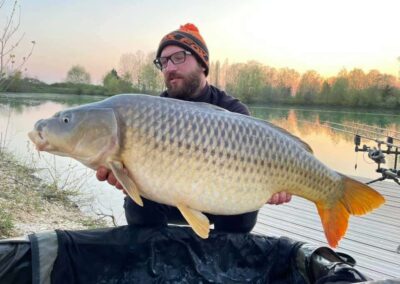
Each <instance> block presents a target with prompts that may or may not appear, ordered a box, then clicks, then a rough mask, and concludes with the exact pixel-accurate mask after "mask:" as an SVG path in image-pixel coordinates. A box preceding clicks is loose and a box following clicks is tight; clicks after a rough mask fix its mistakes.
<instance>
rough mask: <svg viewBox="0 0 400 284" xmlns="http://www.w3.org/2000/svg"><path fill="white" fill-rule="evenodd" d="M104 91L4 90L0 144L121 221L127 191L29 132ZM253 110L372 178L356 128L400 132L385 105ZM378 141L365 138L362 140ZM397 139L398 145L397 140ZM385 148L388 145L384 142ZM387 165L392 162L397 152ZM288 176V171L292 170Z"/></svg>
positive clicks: (397, 118)
mask: <svg viewBox="0 0 400 284" xmlns="http://www.w3.org/2000/svg"><path fill="white" fill-rule="evenodd" d="M102 99H104V97H100V96H77V95H56V94H25V93H24V94H10V93H0V147H1V146H5V147H6V148H7V150H9V151H10V152H12V153H14V154H15V156H16V157H17V158H18V159H19V160H21V161H22V162H23V163H25V164H27V165H31V166H35V167H36V168H38V169H39V170H38V172H37V174H38V176H40V177H41V178H44V179H46V180H48V181H50V182H51V181H53V180H57V181H58V183H59V186H60V187H63V188H71V187H75V188H79V190H80V191H81V192H82V193H83V196H84V198H83V199H84V201H82V204H83V206H82V208H83V210H85V211H88V212H93V211H94V212H95V213H100V214H107V215H111V214H112V215H114V216H116V218H117V220H119V224H120V225H122V224H124V223H125V220H124V216H123V208H122V205H123V194H122V193H121V192H120V191H119V190H115V189H114V188H112V187H111V186H110V185H108V184H107V183H104V182H98V181H97V179H96V178H95V176H94V171H92V170H89V169H87V168H85V167H84V166H82V165H80V164H79V163H78V162H75V161H73V160H72V159H70V158H63V157H55V156H53V155H50V154H48V153H41V154H40V155H39V154H38V153H37V152H36V150H34V147H33V144H32V143H31V142H30V141H29V139H28V136H27V133H28V132H29V131H30V130H31V129H32V128H33V125H34V123H35V122H36V121H37V120H39V119H41V118H47V117H49V116H52V115H53V114H54V113H55V112H57V111H60V110H62V109H65V108H68V107H71V106H76V105H80V104H84V103H89V102H94V101H98V100H102ZM250 108H251V112H252V115H254V116H256V117H259V118H262V119H265V120H267V121H270V122H272V123H274V124H276V125H278V126H280V127H282V128H284V129H286V130H288V131H289V132H290V133H292V134H294V135H296V136H298V137H300V138H301V139H302V140H304V141H305V142H307V143H308V144H309V145H310V146H311V148H312V149H313V150H314V154H315V156H316V157H317V158H318V159H320V160H321V161H322V162H324V163H325V164H326V165H328V166H330V167H331V168H333V169H335V170H337V171H338V172H341V173H343V174H346V175H351V176H362V177H367V178H370V179H375V178H378V177H380V174H378V173H376V172H375V170H376V168H377V165H376V163H374V162H373V161H372V160H371V159H370V158H368V155H367V154H366V153H362V152H359V153H356V152H355V150H354V148H355V146H354V134H353V133H354V132H358V133H359V134H360V135H362V136H367V137H373V138H376V139H380V140H382V141H386V136H387V135H389V136H393V137H400V133H398V132H399V131H400V115H398V114H396V112H393V111H391V112H390V111H383V110H349V109H346V110H344V109H333V108H318V107H289V106H260V105H253V106H251V107H250ZM364 144H366V145H367V146H369V147H373V146H376V145H377V143H376V142H373V141H371V140H368V139H365V138H362V139H361V146H362V145H364ZM393 144H395V145H399V144H400V142H399V141H398V140H394V142H393ZM383 149H386V147H385V146H383ZM386 160H387V161H386V164H384V165H382V166H383V167H393V163H394V157H393V155H390V156H387V157H386ZM288 177H289V178H290V172H288Z"/></svg>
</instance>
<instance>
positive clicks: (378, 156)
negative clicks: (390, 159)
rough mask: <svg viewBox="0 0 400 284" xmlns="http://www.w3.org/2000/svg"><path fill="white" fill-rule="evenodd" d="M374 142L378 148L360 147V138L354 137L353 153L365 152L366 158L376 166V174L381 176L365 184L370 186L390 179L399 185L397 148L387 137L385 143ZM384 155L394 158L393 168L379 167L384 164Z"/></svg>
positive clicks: (358, 136)
mask: <svg viewBox="0 0 400 284" xmlns="http://www.w3.org/2000/svg"><path fill="white" fill-rule="evenodd" d="M374 141H375V142H376V143H377V146H378V147H369V146H367V145H365V144H364V145H363V146H362V147H360V145H361V136H360V135H355V137H354V144H355V149H354V150H355V152H366V153H367V154H368V158H370V159H371V160H373V161H374V162H375V163H376V164H377V165H378V168H377V169H376V172H377V173H380V174H381V175H382V176H381V177H379V178H377V179H375V180H372V181H369V182H367V183H366V184H371V183H374V182H377V181H382V180H385V179H391V180H393V181H394V182H395V183H397V184H399V185H400V180H399V179H400V170H397V158H398V155H399V154H400V152H399V147H398V146H396V145H394V144H393V138H392V137H387V141H379V140H374ZM382 145H384V146H386V149H384V150H383V149H382ZM385 154H387V155H394V156H395V161H394V168H392V169H386V168H382V167H381V164H385V163H386V159H385Z"/></svg>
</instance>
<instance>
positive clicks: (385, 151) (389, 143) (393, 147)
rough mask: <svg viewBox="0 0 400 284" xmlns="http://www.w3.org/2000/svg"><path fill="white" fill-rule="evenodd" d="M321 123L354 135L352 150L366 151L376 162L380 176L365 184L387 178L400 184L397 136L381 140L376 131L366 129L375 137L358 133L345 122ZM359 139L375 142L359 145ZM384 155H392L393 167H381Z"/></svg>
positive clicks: (384, 158) (399, 149)
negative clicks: (372, 145)
mask: <svg viewBox="0 0 400 284" xmlns="http://www.w3.org/2000/svg"><path fill="white" fill-rule="evenodd" d="M299 121H302V122H306V123H312V124H315V123H313V122H310V121H305V120H299ZM321 123H324V124H321V126H324V127H328V128H330V129H332V130H336V131H341V132H344V133H348V134H352V135H354V145H355V148H354V151H355V152H356V153H357V152H365V153H367V154H368V157H369V158H370V159H371V160H372V161H374V162H375V163H376V164H377V169H376V172H377V173H380V174H381V177H379V178H377V179H374V180H371V181H369V182H367V183H366V184H371V183H374V182H378V181H383V180H386V179H389V180H393V181H394V182H395V183H397V184H398V185H400V170H398V168H397V163H398V161H399V155H400V145H397V144H394V143H393V141H394V140H400V139H399V138H398V137H392V136H388V135H385V136H386V140H382V139H379V138H377V137H381V136H382V134H381V133H378V132H376V131H371V130H369V131H367V133H369V134H374V135H376V137H371V136H368V135H362V134H360V133H359V132H361V131H360V129H359V128H357V127H351V126H348V125H345V124H341V123H336V122H331V121H323V122H321ZM328 124H330V125H328ZM332 125H336V126H341V127H344V128H346V127H347V128H351V129H353V130H356V131H349V130H345V129H340V128H337V127H334V126H332ZM359 125H361V124H359ZM371 128H372V126H371ZM394 132H395V131H394ZM397 133H398V132H397ZM361 139H365V140H370V141H372V142H375V143H376V146H374V147H371V146H367V145H366V144H364V145H363V146H362V147H361ZM383 147H385V148H383ZM386 155H394V166H393V168H383V167H382V166H381V165H382V164H385V163H386Z"/></svg>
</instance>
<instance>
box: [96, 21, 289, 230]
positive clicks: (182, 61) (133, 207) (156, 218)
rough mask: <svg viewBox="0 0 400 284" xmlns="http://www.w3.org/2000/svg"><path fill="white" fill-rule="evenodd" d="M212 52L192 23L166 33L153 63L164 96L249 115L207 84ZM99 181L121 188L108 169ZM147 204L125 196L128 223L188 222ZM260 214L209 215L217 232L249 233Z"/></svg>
mask: <svg viewBox="0 0 400 284" xmlns="http://www.w3.org/2000/svg"><path fill="white" fill-rule="evenodd" d="M208 55H209V53H208V49H207V46H206V44H205V41H204V39H203V37H202V36H201V35H200V33H199V30H198V29H197V27H196V26H194V25H193V24H186V25H184V26H181V27H180V28H179V29H178V30H176V31H173V32H171V33H169V34H167V35H166V36H164V37H163V38H162V40H161V42H160V44H159V47H158V49H157V54H156V59H155V60H154V64H155V65H156V67H157V68H158V69H160V70H161V71H162V73H163V76H164V81H165V84H166V86H167V90H166V91H165V92H163V93H162V94H161V96H162V97H169V98H175V99H180V100H185V101H194V102H206V103H210V104H214V105H217V106H219V107H222V108H225V109H227V110H229V111H232V112H237V113H241V114H244V115H250V112H249V110H248V108H247V107H246V106H245V105H244V104H242V103H241V102H240V101H239V100H238V99H235V98H233V97H231V96H229V95H227V94H226V93H225V92H224V91H221V90H219V89H218V88H216V87H214V86H211V85H209V84H208V83H207V75H208V71H209V56H208ZM97 178H98V179H99V180H100V181H104V180H107V181H108V182H109V183H110V184H111V185H114V186H116V187H117V188H118V189H122V186H121V184H120V183H119V182H118V181H117V180H116V178H115V177H114V175H113V174H112V173H111V172H109V171H108V170H107V169H105V168H99V169H98V170H97ZM290 199H291V196H290V194H287V193H285V192H281V193H277V194H275V195H273V196H272V197H271V199H270V200H269V201H268V203H270V204H281V203H284V202H289V201H290ZM143 203H144V206H143V207H141V206H139V205H137V204H136V203H134V202H133V201H132V200H131V199H130V197H128V196H127V197H125V204H124V208H125V216H126V219H127V222H128V224H131V225H144V226H159V225H166V224H168V223H175V224H186V221H185V220H184V218H183V217H182V215H181V213H180V212H179V211H178V209H177V208H175V207H172V206H167V205H163V204H158V203H156V202H153V201H150V200H147V199H145V198H143ZM257 213H258V211H255V212H249V213H245V214H240V215H234V216H218V215H212V214H206V215H207V217H208V218H209V220H210V222H211V223H213V224H214V228H215V230H217V231H224V232H243V233H245V232H250V231H251V230H252V229H253V227H254V225H255V224H256V221H257Z"/></svg>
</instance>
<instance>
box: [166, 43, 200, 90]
mask: <svg viewBox="0 0 400 284" xmlns="http://www.w3.org/2000/svg"><path fill="white" fill-rule="evenodd" d="M182 50H184V49H183V48H181V47H179V46H175V45H169V46H166V47H165V48H164V49H163V51H162V52H161V57H166V56H170V55H171V54H174V53H175V52H178V51H182ZM162 72H163V75H164V81H165V85H166V86H167V91H168V94H169V95H170V96H171V97H173V98H188V97H192V96H194V95H195V94H198V92H199V88H200V86H201V82H202V78H205V76H204V68H203V67H201V66H200V64H199V63H198V62H197V60H196V58H195V57H194V56H193V55H186V60H185V62H183V63H181V64H176V65H175V64H174V63H172V62H171V60H169V61H168V64H167V66H166V67H165V68H164V69H163V70H162Z"/></svg>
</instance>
